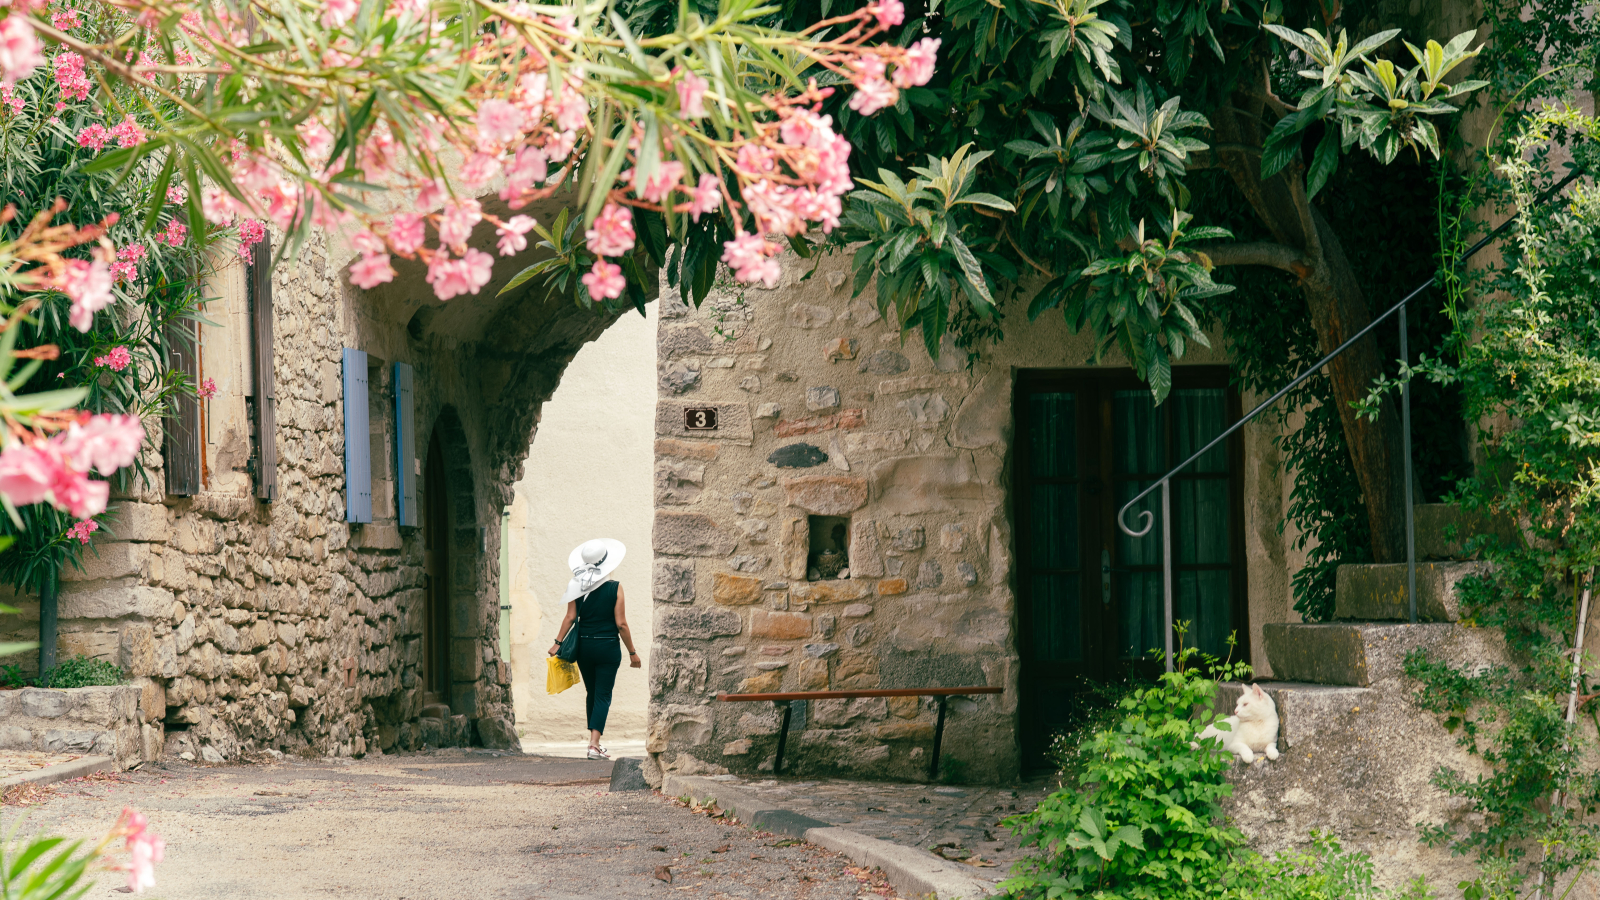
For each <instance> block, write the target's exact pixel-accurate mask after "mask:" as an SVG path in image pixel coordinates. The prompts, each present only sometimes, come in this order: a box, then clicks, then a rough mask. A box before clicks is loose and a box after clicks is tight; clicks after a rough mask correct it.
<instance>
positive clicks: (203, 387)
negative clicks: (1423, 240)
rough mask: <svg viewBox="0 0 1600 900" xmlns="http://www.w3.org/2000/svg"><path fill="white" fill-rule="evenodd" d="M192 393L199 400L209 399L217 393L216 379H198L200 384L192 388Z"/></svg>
mask: <svg viewBox="0 0 1600 900" xmlns="http://www.w3.org/2000/svg"><path fill="white" fill-rule="evenodd" d="M194 395H195V396H196V397H199V398H200V399H201V400H210V399H211V398H212V397H215V396H216V395H217V381H216V379H214V378H205V379H202V380H201V381H200V386H199V387H197V388H195V389H194Z"/></svg>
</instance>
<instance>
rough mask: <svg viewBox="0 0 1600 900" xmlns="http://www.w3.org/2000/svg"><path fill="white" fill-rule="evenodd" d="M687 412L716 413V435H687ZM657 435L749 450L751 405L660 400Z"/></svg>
mask: <svg viewBox="0 0 1600 900" xmlns="http://www.w3.org/2000/svg"><path fill="white" fill-rule="evenodd" d="M690 408H696V409H704V408H712V409H715V410H716V411H717V429H716V430H715V431H690V430H689V428H688V424H687V422H686V420H685V418H684V413H685V411H686V410H688V409H690ZM656 434H658V435H661V436H662V437H672V438H699V439H702V440H704V439H715V440H719V441H727V442H731V443H734V444H739V445H741V446H745V447H748V446H750V444H751V442H752V438H753V436H754V432H753V431H752V430H751V424H750V405H749V404H747V403H729V402H717V403H713V402H709V401H698V402H697V401H693V400H669V399H662V400H661V401H660V402H658V403H657V404H656Z"/></svg>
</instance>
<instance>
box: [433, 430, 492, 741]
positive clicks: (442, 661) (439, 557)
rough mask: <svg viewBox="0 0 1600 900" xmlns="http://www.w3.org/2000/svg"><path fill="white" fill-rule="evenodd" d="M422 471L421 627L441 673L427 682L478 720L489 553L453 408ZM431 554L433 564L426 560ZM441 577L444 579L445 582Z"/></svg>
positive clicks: (454, 709) (452, 706) (452, 708)
mask: <svg viewBox="0 0 1600 900" xmlns="http://www.w3.org/2000/svg"><path fill="white" fill-rule="evenodd" d="M423 471H424V473H425V474H424V477H423V480H422V484H421V485H420V487H421V492H422V503H423V509H424V510H425V511H426V512H425V515H427V516H428V521H427V522H426V523H425V524H424V526H423V534H424V548H423V552H424V554H425V562H424V568H428V569H431V571H430V572H429V573H428V574H429V579H430V580H429V584H428V589H427V591H426V594H427V619H428V621H427V622H426V625H425V631H424V633H425V634H427V635H429V637H431V638H432V639H433V641H432V642H431V647H427V649H431V650H432V653H431V654H430V655H431V659H430V660H429V663H430V664H431V665H430V666H429V668H430V669H433V670H434V671H435V672H436V673H437V674H436V676H435V678H434V679H432V681H433V684H432V685H430V687H431V688H433V689H434V690H438V691H440V692H441V693H442V694H443V696H442V697H441V700H442V701H443V702H444V703H446V704H448V705H449V707H450V712H451V713H452V714H454V715H463V716H466V717H467V718H469V719H475V718H477V717H478V689H477V685H478V681H479V679H480V678H481V677H482V676H483V674H484V673H483V654H482V652H480V650H479V644H480V642H481V641H482V640H483V638H484V636H485V628H486V623H487V618H488V617H487V615H486V612H487V610H486V607H485V604H484V603H482V602H479V599H480V586H481V582H482V578H481V573H482V571H483V569H484V559H483V557H484V552H483V541H482V536H481V533H480V531H479V526H478V515H477V507H478V505H477V502H476V501H475V500H474V493H475V492H474V491H473V485H472V453H471V450H470V449H469V448H468V446H467V439H466V434H465V432H464V431H463V429H462V427H461V418H460V416H458V415H457V414H456V411H455V409H454V408H453V407H449V406H447V407H445V408H444V409H442V410H440V412H439V416H438V418H437V420H436V421H435V422H434V425H433V433H432V436H431V437H430V438H429V440H428V457H427V463H426V464H425V467H424V469H423ZM430 554H431V555H433V559H432V561H436V564H435V566H428V565H427V562H428V561H430V560H428V555H430ZM438 579H443V584H439V583H438ZM441 639H442V641H441ZM429 643H430V642H429V641H426V640H425V641H424V644H425V645H428V644H429ZM441 643H442V646H441ZM439 669H442V671H438V670H439Z"/></svg>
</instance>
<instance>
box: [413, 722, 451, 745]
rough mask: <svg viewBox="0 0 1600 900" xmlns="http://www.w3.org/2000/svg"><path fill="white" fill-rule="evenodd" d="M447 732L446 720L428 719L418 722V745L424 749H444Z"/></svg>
mask: <svg viewBox="0 0 1600 900" xmlns="http://www.w3.org/2000/svg"><path fill="white" fill-rule="evenodd" d="M445 731H446V728H445V720H444V719H433V718H426V719H418V720H417V732H418V734H417V739H418V743H420V744H421V745H422V746H424V747H443V746H444V739H445Z"/></svg>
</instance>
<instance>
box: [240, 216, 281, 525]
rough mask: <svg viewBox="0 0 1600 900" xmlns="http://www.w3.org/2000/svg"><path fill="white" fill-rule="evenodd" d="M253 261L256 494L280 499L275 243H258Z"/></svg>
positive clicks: (252, 301)
mask: <svg viewBox="0 0 1600 900" xmlns="http://www.w3.org/2000/svg"><path fill="white" fill-rule="evenodd" d="M254 252H255V257H254V258H253V259H252V260H251V262H250V267H249V269H248V270H247V271H248V272H249V282H250V333H251V337H252V338H253V350H252V353H251V356H250V365H251V371H252V372H253V373H254V377H253V378H252V379H251V380H252V381H253V382H254V384H255V392H256V393H255V431H256V434H255V439H256V442H255V459H254V460H252V462H253V463H254V465H255V474H256V497H257V498H258V499H261V500H266V501H268V502H271V501H274V500H277V499H278V390H277V387H276V378H275V376H274V375H273V358H272V357H273V352H272V242H271V241H262V242H261V243H259V244H256V246H255V251H254Z"/></svg>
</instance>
